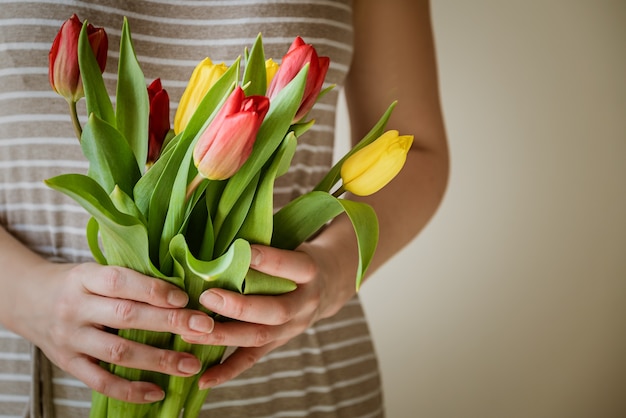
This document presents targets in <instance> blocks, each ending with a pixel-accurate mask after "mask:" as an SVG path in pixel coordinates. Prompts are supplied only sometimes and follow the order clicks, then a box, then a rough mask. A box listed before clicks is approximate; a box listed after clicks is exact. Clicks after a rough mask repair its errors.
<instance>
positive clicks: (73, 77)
mask: <svg viewBox="0 0 626 418" xmlns="http://www.w3.org/2000/svg"><path fill="white" fill-rule="evenodd" d="M82 27H83V24H82V23H81V21H80V20H79V19H78V16H76V14H73V15H72V17H70V18H69V19H68V20H66V21H65V22H64V23H63V25H62V26H61V29H60V30H59V33H58V34H57V36H56V37H55V38H54V41H53V42H52V48H51V49H50V53H49V55H48V59H49V67H48V78H49V79H50V85H51V86H52V89H53V90H54V91H56V92H57V93H59V94H60V95H61V96H63V97H64V98H65V100H67V101H68V102H69V103H75V102H77V101H78V100H79V99H80V98H81V97H83V96H84V92H83V83H82V81H81V79H80V69H79V67H78V36H79V35H80V31H81V29H82ZM87 35H88V38H89V43H90V44H91V49H92V50H93V52H94V55H95V56H96V60H97V61H98V66H99V67H100V71H102V72H104V68H105V66H106V60H107V49H108V45H109V43H108V38H107V34H106V32H105V31H104V28H96V27H94V26H93V25H91V24H88V25H87Z"/></svg>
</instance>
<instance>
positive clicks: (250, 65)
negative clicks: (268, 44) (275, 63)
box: [242, 33, 267, 96]
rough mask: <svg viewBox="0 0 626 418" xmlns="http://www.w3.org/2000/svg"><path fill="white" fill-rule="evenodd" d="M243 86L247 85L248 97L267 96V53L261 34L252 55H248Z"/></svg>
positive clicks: (251, 50)
mask: <svg viewBox="0 0 626 418" xmlns="http://www.w3.org/2000/svg"><path fill="white" fill-rule="evenodd" d="M242 85H244V86H246V85H247V87H246V96H252V95H259V96H265V94H266V92H267V75H266V70H265V53H264V51H263V40H262V39H261V34H260V33H259V35H258V36H257V37H256V40H255V41H254V45H252V49H250V53H249V54H247V55H246V68H245V70H244V72H243V81H242Z"/></svg>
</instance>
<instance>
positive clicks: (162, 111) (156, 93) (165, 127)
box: [146, 78, 170, 165]
mask: <svg viewBox="0 0 626 418" xmlns="http://www.w3.org/2000/svg"><path fill="white" fill-rule="evenodd" d="M148 100H149V101H150V116H149V119H148V160H147V161H146V164H148V165H151V164H154V162H155V161H156V160H157V159H158V158H159V155H161V148H162V147H163V141H164V140H165V137H166V136H167V133H168V132H169V131H170V98H169V96H168V94H167V91H166V90H164V89H163V87H162V86H161V79H159V78H157V79H156V80H154V81H153V82H152V83H151V84H150V85H149V86H148Z"/></svg>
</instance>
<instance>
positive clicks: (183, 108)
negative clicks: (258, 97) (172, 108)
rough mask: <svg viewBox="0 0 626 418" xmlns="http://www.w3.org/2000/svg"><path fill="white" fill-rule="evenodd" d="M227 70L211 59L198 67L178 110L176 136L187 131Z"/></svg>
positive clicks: (175, 120)
mask: <svg viewBox="0 0 626 418" xmlns="http://www.w3.org/2000/svg"><path fill="white" fill-rule="evenodd" d="M226 70H228V66H227V65H226V64H224V63H221V64H213V62H212V61H211V59H209V58H205V59H204V60H202V61H201V62H200V63H199V64H198V65H197V66H196V68H195V69H194V70H193V73H192V74H191V78H190V79H189V83H188V84H187V88H186V89H185V91H184V93H183V95H182V97H181V98H180V102H179V103H178V109H177V110H176V115H175V116H174V132H175V133H176V134H179V133H180V132H182V131H183V130H184V129H185V127H186V126H187V123H189V119H191V116H192V115H193V113H194V112H195V111H196V108H197V107H198V105H199V104H200V102H201V101H202V99H203V98H204V96H205V95H206V93H207V92H208V91H209V89H210V88H211V87H213V85H214V84H215V83H216V82H217V80H219V79H220V77H221V76H222V75H224V73H225V72H226Z"/></svg>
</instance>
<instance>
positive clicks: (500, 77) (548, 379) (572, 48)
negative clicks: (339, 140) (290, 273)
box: [340, 0, 626, 418]
mask: <svg viewBox="0 0 626 418" xmlns="http://www.w3.org/2000/svg"><path fill="white" fill-rule="evenodd" d="M433 20H434V25H435V35H436V41H437V48H438V56H439V65H440V75H441V90H442V99H443V107H444V111H445V116H446V124H447V128H448V134H449V141H450V146H451V157H452V174H451V180H450V186H449V190H448V193H447V196H446V198H445V201H444V203H443V205H442V207H441V210H440V211H439V212H438V214H437V215H436V217H435V219H434V220H433V221H432V222H431V224H430V225H429V226H428V227H427V229H426V230H425V231H424V232H423V234H422V235H421V236H420V237H419V238H418V239H417V240H416V241H415V242H414V243H413V244H412V245H411V246H410V247H408V248H407V249H406V250H405V251H404V252H402V253H401V254H400V255H398V256H397V257H396V258H395V259H394V260H393V261H392V262H391V263H390V264H388V265H387V266H386V267H385V268H383V269H382V270H381V271H380V272H379V273H378V274H376V276H375V277H374V278H373V279H372V280H370V282H368V283H367V284H366V286H365V287H364V289H363V291H362V296H363V298H364V300H365V303H366V308H367V312H368V317H369V319H370V322H371V324H372V329H373V332H374V336H375V342H376V346H377V349H378V351H379V354H380V357H381V362H382V367H383V373H384V383H385V391H386V402H387V406H388V416H389V417H390V418H403V417H419V418H457V417H463V418H474V417H475V418H488V417H494V418H496V417H498V418H517V417H520V418H521V417H523V418H529V417H532V418H540V417H541V418H555V417H567V418H578V417H580V418H613V417H615V418H618V417H626V1H624V0H613V1H611V0H526V1H525V0H472V1H465V0H433ZM340 127H342V129H345V127H344V125H343V123H341V126H340Z"/></svg>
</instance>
